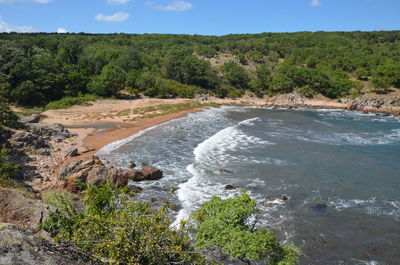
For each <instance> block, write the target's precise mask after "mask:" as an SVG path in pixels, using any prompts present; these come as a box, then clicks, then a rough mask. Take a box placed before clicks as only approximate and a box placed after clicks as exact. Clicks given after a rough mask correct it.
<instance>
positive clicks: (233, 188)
mask: <svg viewBox="0 0 400 265" xmlns="http://www.w3.org/2000/svg"><path fill="white" fill-rule="evenodd" d="M225 190H236V187H235V186H233V185H226V186H225Z"/></svg>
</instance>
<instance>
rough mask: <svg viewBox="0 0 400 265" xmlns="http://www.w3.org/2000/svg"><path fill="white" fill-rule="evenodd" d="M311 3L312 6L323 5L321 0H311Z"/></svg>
mask: <svg viewBox="0 0 400 265" xmlns="http://www.w3.org/2000/svg"><path fill="white" fill-rule="evenodd" d="M310 5H311V6H320V5H322V3H321V1H320V0H311V2H310Z"/></svg>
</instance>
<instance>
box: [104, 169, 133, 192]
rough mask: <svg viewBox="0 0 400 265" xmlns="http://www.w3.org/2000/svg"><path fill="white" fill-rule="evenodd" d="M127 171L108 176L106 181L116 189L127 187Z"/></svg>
mask: <svg viewBox="0 0 400 265" xmlns="http://www.w3.org/2000/svg"><path fill="white" fill-rule="evenodd" d="M129 174H130V172H129V170H126V171H122V172H119V173H118V174H114V175H109V176H108V180H109V181H110V182H111V183H112V184H113V185H114V186H115V187H117V188H122V187H125V186H126V185H128V182H129V176H130V175H129Z"/></svg>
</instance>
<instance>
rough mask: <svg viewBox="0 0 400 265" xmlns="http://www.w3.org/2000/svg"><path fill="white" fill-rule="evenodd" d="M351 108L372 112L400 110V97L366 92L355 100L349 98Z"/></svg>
mask: <svg viewBox="0 0 400 265" xmlns="http://www.w3.org/2000/svg"><path fill="white" fill-rule="evenodd" d="M347 102H348V103H349V107H348V109H349V110H359V111H371V112H393V111H396V110H397V111H399V110H400V97H383V96H377V95H374V94H366V95H363V96H361V97H358V98H356V99H353V100H347Z"/></svg>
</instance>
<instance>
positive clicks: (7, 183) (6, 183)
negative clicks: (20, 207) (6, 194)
mask: <svg viewBox="0 0 400 265" xmlns="http://www.w3.org/2000/svg"><path fill="white" fill-rule="evenodd" d="M0 187H1V188H9V189H16V190H19V191H21V192H22V193H23V194H24V196H25V197H27V198H30V199H35V195H34V194H33V193H31V192H29V191H28V190H27V189H26V188H25V187H23V186H22V185H21V184H19V183H18V182H16V181H14V180H9V179H3V178H0Z"/></svg>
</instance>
